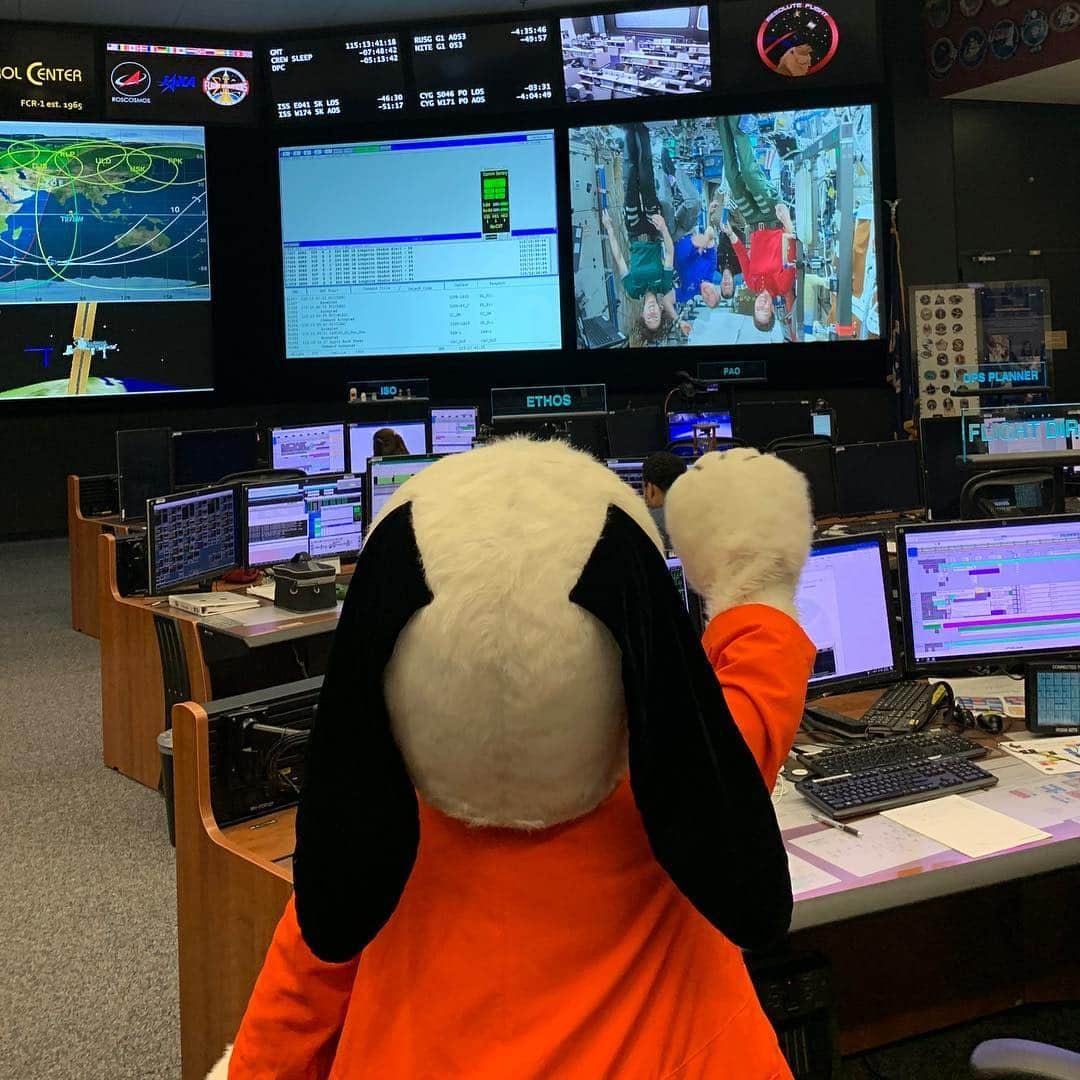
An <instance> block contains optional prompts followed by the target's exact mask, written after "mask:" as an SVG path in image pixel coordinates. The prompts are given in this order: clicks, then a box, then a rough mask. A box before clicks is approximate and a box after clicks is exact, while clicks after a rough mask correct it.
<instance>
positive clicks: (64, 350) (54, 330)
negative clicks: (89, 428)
mask: <svg viewBox="0 0 1080 1080" xmlns="http://www.w3.org/2000/svg"><path fill="white" fill-rule="evenodd" d="M179 301H188V302H189V303H185V304H179V303H178V302H179ZM209 301H210V270H209V257H208V244H207V218H206V154H205V146H204V138H203V130H202V128H197V127H145V126H140V127H127V126H122V125H119V124H71V123H67V124H61V123H48V122H45V121H5V122H0V396H3V397H51V396H57V395H69V396H84V395H96V394H118V393H160V392H163V391H175V390H201V389H208V388H210V386H211V383H212V377H211V363H210V343H209V339H210V331H209V327H210V303H209Z"/></svg>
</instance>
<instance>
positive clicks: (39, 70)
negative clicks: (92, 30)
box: [0, 25, 97, 120]
mask: <svg viewBox="0 0 1080 1080" xmlns="http://www.w3.org/2000/svg"><path fill="white" fill-rule="evenodd" d="M96 93H97V88H96V86H95V69H94V39H93V37H92V36H91V35H90V34H83V33H78V32H73V31H70V30H59V31H53V30H50V31H45V30H26V29H21V28H12V27H11V26H10V25H9V26H5V28H4V33H3V34H2V35H0V115H2V116H5V117H8V118H9V119H25V118H28V117H48V118H49V119H50V120H61V119H63V118H64V117H77V118H78V119H80V120H81V119H94V118H95V116H94V114H95V113H96V111H97V110H96V109H95V107H94V101H95V95H96Z"/></svg>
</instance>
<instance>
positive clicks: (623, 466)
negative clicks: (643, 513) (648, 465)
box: [607, 458, 645, 495]
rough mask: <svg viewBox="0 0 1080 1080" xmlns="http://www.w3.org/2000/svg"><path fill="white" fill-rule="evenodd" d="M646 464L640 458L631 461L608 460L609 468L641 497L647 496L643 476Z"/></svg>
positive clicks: (623, 459)
mask: <svg viewBox="0 0 1080 1080" xmlns="http://www.w3.org/2000/svg"><path fill="white" fill-rule="evenodd" d="M644 466H645V462H644V461H642V460H641V459H640V458H638V459H637V460H636V461H630V460H627V459H626V458H608V461H607V467H608V468H609V469H610V470H611V471H612V472H613V473H614V474H615V475H616V476H617V477H618V478H619V479H620V480H625V481H626V483H628V484H629V485H630V486H631V487H632V488H633V489H634V490H635V491H636V492H637V493H638V494H639V495H644V494H645V480H644V477H643V476H642V475H641V470H642V469H643V468H644Z"/></svg>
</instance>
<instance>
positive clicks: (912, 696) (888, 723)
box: [862, 682, 934, 735]
mask: <svg viewBox="0 0 1080 1080" xmlns="http://www.w3.org/2000/svg"><path fill="white" fill-rule="evenodd" d="M933 694H934V688H933V687H932V686H931V685H930V684H929V683H924V682H902V683H897V684H896V685H895V686H890V687H889V689H888V690H886V691H885V693H884V694H882V695H881V697H880V698H878V700H877V701H875V702H874V704H873V705H871V706H870V708H869V709H868V710H867V711H866V712H865V713H863V717H862V719H863V722H864V723H865V724H866V733H867V735H901V734H903V733H905V732H912V731H919V730H921V729H922V728H924V727H926V725H927V724H928V723H929V722H930V716H931V713H932V710H931V707H930V699H931V697H933Z"/></svg>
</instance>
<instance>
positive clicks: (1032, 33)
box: [1020, 8, 1050, 52]
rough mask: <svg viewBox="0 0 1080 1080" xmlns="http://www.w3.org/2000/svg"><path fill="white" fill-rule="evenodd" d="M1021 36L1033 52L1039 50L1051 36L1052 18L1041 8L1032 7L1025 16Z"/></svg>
mask: <svg viewBox="0 0 1080 1080" xmlns="http://www.w3.org/2000/svg"><path fill="white" fill-rule="evenodd" d="M1020 36H1021V37H1022V38H1023V39H1024V44H1025V45H1026V46H1027V47H1028V48H1029V49H1030V50H1031V51H1032V52H1038V51H1039V50H1040V49H1041V48H1042V47H1043V42H1044V41H1045V40H1046V39H1047V38H1048V37H1049V36H1050V20H1049V19H1048V18H1047V17H1046V12H1045V11H1043V10H1042V9H1041V8H1031V9H1030V10H1029V11H1028V13H1027V14H1026V15H1025V16H1024V23H1023V26H1022V27H1021V28H1020Z"/></svg>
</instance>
